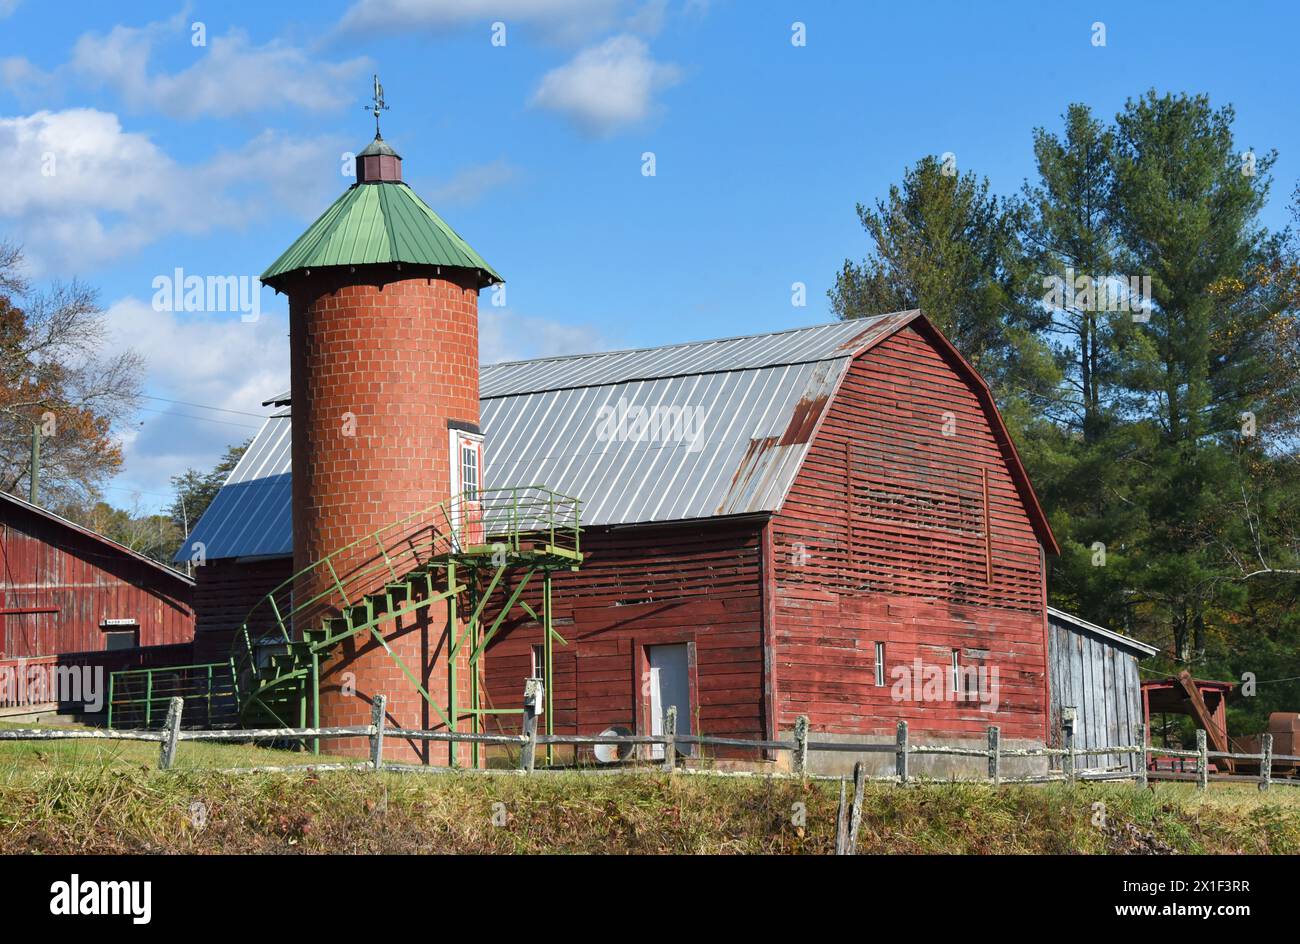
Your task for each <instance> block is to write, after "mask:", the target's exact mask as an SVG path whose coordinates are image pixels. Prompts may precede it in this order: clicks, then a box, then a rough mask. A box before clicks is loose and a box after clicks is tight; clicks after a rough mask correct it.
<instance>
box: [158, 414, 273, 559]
mask: <svg viewBox="0 0 1300 944" xmlns="http://www.w3.org/2000/svg"><path fill="white" fill-rule="evenodd" d="M290 425H291V424H290V421H289V411H288V410H278V411H276V412H275V413H274V414H272V415H271V417H270V418H268V419H267V421H266V422H265V423H263V424H262V428H261V429H260V430H258V433H257V435H256V436H254V437H253V441H252V442H251V443H250V444H249V446H248V449H247V450H245V452H244V454H243V456H241V457H240V460H239V462H238V464H237V465H236V466H235V468H234V471H232V472H231V473H230V477H229V478H228V479H226V484H225V485H223V486H222V487H221V491H219V492H217V497H216V498H214V499H212V504H210V505H208V509H207V511H205V512H204V513H203V517H202V518H200V519H199V521H198V524H196V525H195V526H194V530H193V531H191V532H190V536H189V539H188V540H187V541H186V542H185V545H184V546H183V547H182V548H181V549H180V550H179V551H177V553H176V557H175V559H176V560H178V561H182V560H188V559H189V558H190V556H191V555H192V554H193V553H194V548H195V544H196V543H201V544H202V545H203V553H204V554H205V555H206V557H207V558H208V559H210V560H220V559H221V558H226V557H278V556H283V555H286V554H292V553H293V519H292V517H291V515H290V507H291V505H292V492H291V487H290V478H289V469H290V453H289V444H290V438H289V427H290Z"/></svg>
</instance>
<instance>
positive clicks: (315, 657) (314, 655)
mask: <svg viewBox="0 0 1300 944" xmlns="http://www.w3.org/2000/svg"><path fill="white" fill-rule="evenodd" d="M311 726H312V727H313V728H320V653H319V652H317V651H316V650H315V649H313V650H312V652H311ZM311 752H312V753H313V754H319V753H320V738H318V737H316V738H312V739H311Z"/></svg>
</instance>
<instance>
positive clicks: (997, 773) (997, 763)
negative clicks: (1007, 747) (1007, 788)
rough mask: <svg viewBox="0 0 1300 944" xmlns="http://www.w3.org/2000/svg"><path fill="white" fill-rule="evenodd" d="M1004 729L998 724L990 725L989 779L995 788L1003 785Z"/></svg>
mask: <svg viewBox="0 0 1300 944" xmlns="http://www.w3.org/2000/svg"><path fill="white" fill-rule="evenodd" d="M1001 742H1002V729H1001V728H999V727H998V726H997V725H996V724H991V725H989V779H990V780H992V781H993V786H995V787H996V786H998V785H999V784H1000V783H1002V754H1001V747H1002V743H1001Z"/></svg>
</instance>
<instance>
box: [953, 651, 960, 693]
mask: <svg viewBox="0 0 1300 944" xmlns="http://www.w3.org/2000/svg"><path fill="white" fill-rule="evenodd" d="M952 691H953V694H954V695H960V694H961V650H960V649H954V650H953V651H952Z"/></svg>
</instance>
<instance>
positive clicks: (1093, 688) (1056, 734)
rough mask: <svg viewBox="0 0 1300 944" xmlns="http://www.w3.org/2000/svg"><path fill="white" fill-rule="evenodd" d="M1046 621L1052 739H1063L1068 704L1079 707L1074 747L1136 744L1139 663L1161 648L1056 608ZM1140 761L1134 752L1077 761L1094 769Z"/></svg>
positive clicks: (1049, 610) (1049, 611)
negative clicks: (1063, 725) (1063, 726)
mask: <svg viewBox="0 0 1300 944" xmlns="http://www.w3.org/2000/svg"><path fill="white" fill-rule="evenodd" d="M1047 624H1048V641H1049V645H1048V671H1049V673H1050V679H1049V684H1050V686H1051V726H1052V728H1051V730H1052V740H1053V743H1054V744H1055V745H1056V746H1060V745H1061V744H1062V743H1063V738H1062V722H1063V720H1064V718H1065V717H1066V715H1067V709H1073V711H1074V716H1075V722H1074V745H1075V747H1077V748H1095V747H1109V746H1111V745H1119V744H1133V743H1135V741H1134V740H1133V738H1134V733H1133V732H1134V729H1135V728H1136V726H1137V725H1139V724H1141V723H1142V682H1141V679H1140V678H1139V676H1138V663H1139V662H1140V661H1141V660H1143V659H1145V658H1148V657H1149V656H1153V655H1155V654H1156V652H1158V651H1159V650H1158V649H1157V648H1156V647H1155V646H1149V645H1147V644H1146V643H1144V642H1138V641H1137V640H1136V639H1130V638H1129V637H1128V636H1121V635H1120V634H1119V633H1116V632H1112V631H1111V630H1109V629H1106V628H1105V627H1103V626H1098V625H1096V624H1095V623H1089V622H1088V621H1087V620H1083V619H1080V618H1079V617H1077V616H1075V615H1074V614H1072V613H1066V612H1065V611H1064V610H1058V609H1056V608H1055V607H1050V606H1049V607H1048V608H1047ZM1137 764H1138V760H1137V756H1136V755H1133V754H1106V755H1101V756H1095V757H1080V758H1078V759H1077V761H1076V767H1078V768H1080V769H1090V770H1134V769H1136V767H1137Z"/></svg>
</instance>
